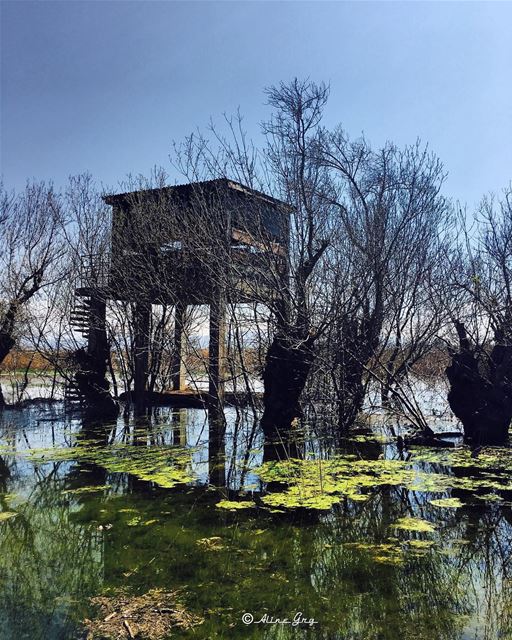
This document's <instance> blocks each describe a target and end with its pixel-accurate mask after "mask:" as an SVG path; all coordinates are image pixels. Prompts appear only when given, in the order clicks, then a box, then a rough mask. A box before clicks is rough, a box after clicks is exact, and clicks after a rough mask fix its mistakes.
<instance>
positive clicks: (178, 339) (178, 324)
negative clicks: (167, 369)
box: [171, 301, 187, 391]
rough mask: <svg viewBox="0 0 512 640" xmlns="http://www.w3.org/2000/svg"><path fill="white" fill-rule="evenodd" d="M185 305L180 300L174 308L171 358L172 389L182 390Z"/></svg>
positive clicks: (183, 383) (184, 385)
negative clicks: (172, 351)
mask: <svg viewBox="0 0 512 640" xmlns="http://www.w3.org/2000/svg"><path fill="white" fill-rule="evenodd" d="M186 315H187V305H186V304H185V303H184V302H182V301H180V302H178V303H177V304H176V306H175V308H174V354H173V359H172V369H171V372H172V373H171V382H172V389H173V391H182V390H183V389H185V387H186V379H185V375H186V367H185V360H184V358H185V353H186V350H185V343H186V336H185V332H184V327H185V320H186Z"/></svg>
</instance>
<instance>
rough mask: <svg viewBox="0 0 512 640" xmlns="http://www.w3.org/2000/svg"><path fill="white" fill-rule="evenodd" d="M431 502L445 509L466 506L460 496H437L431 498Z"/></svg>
mask: <svg viewBox="0 0 512 640" xmlns="http://www.w3.org/2000/svg"><path fill="white" fill-rule="evenodd" d="M429 502H430V504H433V505H434V507H443V508H445V509H458V508H459V507H463V506H464V503H463V502H461V501H460V500H459V498H435V499H433V500H429Z"/></svg>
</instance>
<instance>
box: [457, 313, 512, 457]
mask: <svg viewBox="0 0 512 640" xmlns="http://www.w3.org/2000/svg"><path fill="white" fill-rule="evenodd" d="M456 328H457V333H458V335H459V343H460V347H459V351H458V352H457V353H455V352H453V353H452V354H451V356H452V362H451V364H450V366H449V367H448V368H447V369H446V375H447V377H448V380H449V382H450V391H449V393H448V402H449V403H450V407H451V409H452V411H453V413H454V414H455V415H456V416H457V418H459V420H460V421H461V422H462V425H463V427H464V438H465V439H466V440H468V441H470V442H471V443H473V444H477V445H481V444H504V443H506V441H507V440H508V430H509V427H510V423H511V420H512V372H511V363H512V345H503V344H496V345H495V346H494V348H493V349H492V351H491V353H490V354H485V353H483V352H482V353H478V352H477V350H476V349H475V348H474V347H472V346H471V344H470V341H469V339H468V337H467V333H466V330H465V328H464V325H463V324H462V323H457V324H456Z"/></svg>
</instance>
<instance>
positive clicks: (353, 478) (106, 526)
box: [0, 403, 512, 640]
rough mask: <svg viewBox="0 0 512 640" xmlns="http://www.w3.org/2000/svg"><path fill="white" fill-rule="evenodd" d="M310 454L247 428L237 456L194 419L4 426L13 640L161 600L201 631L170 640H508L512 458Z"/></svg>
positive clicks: (233, 445) (1, 572)
mask: <svg viewBox="0 0 512 640" xmlns="http://www.w3.org/2000/svg"><path fill="white" fill-rule="evenodd" d="M274 453H275V450H274ZM298 454H300V457H301V459H298V457H297V458H293V459H291V458H283V457H282V456H281V457H279V456H276V455H273V453H272V450H271V449H270V448H269V447H266V448H264V447H263V442H262V438H261V435H260V434H259V432H258V430H257V427H256V426H255V424H254V419H253V417H252V416H251V414H250V413H248V414H245V415H237V414H236V412H235V411H234V410H228V412H227V431H226V436H225V441H224V442H221V441H219V439H218V437H216V433H215V432H214V430H212V426H211V425H209V424H208V420H207V416H206V413H205V412H204V411H202V410H198V409H195V410H191V409H188V410H171V409H159V410H158V411H155V412H153V413H152V415H151V416H148V417H140V416H139V417H137V418H135V417H134V416H133V415H130V416H128V417H125V418H123V417H121V418H119V419H118V420H117V421H116V422H115V423H109V424H99V425H98V424H96V425H91V424H87V423H84V422H83V421H82V420H81V419H80V418H79V417H70V416H66V415H65V414H64V410H63V406H62V405H61V404H58V403H57V404H53V405H37V406H31V407H26V408H24V409H21V410H17V411H16V410H5V411H4V412H3V413H2V414H1V415H0V639H1V640H13V639H16V640H21V639H27V640H38V639H43V638H44V639H45V640H57V639H59V640H61V639H62V640H70V639H73V638H85V637H87V633H88V632H87V629H86V628H85V627H84V626H83V624H82V621H83V620H86V619H87V620H91V619H93V618H94V617H95V616H97V615H98V611H97V606H96V604H97V603H96V604H95V602H96V601H95V602H91V600H90V599H91V598H93V597H95V596H100V595H101V596H113V595H116V594H119V593H122V594H125V596H126V598H127V599H128V598H130V597H133V596H139V595H142V594H146V593H147V592H148V591H150V590H152V589H155V588H158V589H162V590H163V591H165V592H173V593H174V592H177V595H176V598H177V602H178V603H179V606H180V607H182V609H183V611H186V612H187V613H188V614H190V616H191V619H192V620H194V624H191V625H189V626H188V627H187V626H186V625H184V626H181V627H180V626H179V625H177V626H176V628H174V629H173V631H172V633H171V634H169V635H168V637H183V638H201V639H202V638H205V639H207V638H208V639H212V638H218V639H224V638H268V639H276V640H277V639H279V640H281V639H287V638H304V639H309V638H325V639H334V638H336V639H347V640H348V639H350V640H396V639H397V638H401V639H402V638H403V639H407V640H423V639H425V640H426V639H429V640H444V639H446V640H448V639H453V640H456V639H457V640H462V639H464V640H470V639H471V640H473V639H498V638H499V639H507V638H512V567H511V560H512V558H511V544H512V511H511V502H510V501H511V500H512V457H511V456H510V454H509V450H507V449H491V448H489V449H485V450H483V451H481V452H479V454H478V455H476V456H474V455H473V456H472V455H471V452H470V451H468V450H465V449H461V450H457V451H445V450H441V449H436V450H433V449H425V448H423V449H421V448H417V449H414V450H411V451H404V450H402V449H401V448H400V447H397V446H396V443H395V442H393V441H392V440H390V439H387V438H386V437H385V436H383V435H382V434H378V435H375V436H368V435H358V436H355V437H354V438H352V439H350V440H346V441H344V442H338V443H336V446H334V445H333V444H332V442H331V441H329V443H328V441H327V439H326V440H325V441H324V440H322V439H320V440H319V439H318V438H316V439H314V438H313V439H311V440H309V439H307V438H306V439H304V440H302V441H301V442H300V443H299V445H298ZM180 610H181V609H180ZM299 623H300V624H299ZM131 624H132V626H133V628H136V625H137V621H136V620H135V621H134V622H131ZM120 628H123V629H124V627H120ZM120 633H121V632H120ZM122 633H123V634H124V635H118V636H113V637H127V638H128V637H129V632H128V631H127V630H126V633H125V632H124V631H123V632H122ZM90 637H91V636H90ZM94 637H96V636H94ZM98 637H99V636H98Z"/></svg>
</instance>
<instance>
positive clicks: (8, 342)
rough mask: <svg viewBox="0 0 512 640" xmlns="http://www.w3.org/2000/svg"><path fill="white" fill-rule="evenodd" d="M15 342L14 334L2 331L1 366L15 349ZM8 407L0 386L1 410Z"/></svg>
mask: <svg viewBox="0 0 512 640" xmlns="http://www.w3.org/2000/svg"><path fill="white" fill-rule="evenodd" d="M14 344H15V340H14V338H13V337H12V334H11V332H10V331H8V330H0V365H1V364H2V362H3V361H4V360H5V358H6V357H7V356H8V355H9V352H10V351H11V349H12V348H13V347H14ZM5 406H6V402H5V398H4V394H3V392H2V387H1V385H0V409H1V408H2V407H5Z"/></svg>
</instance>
